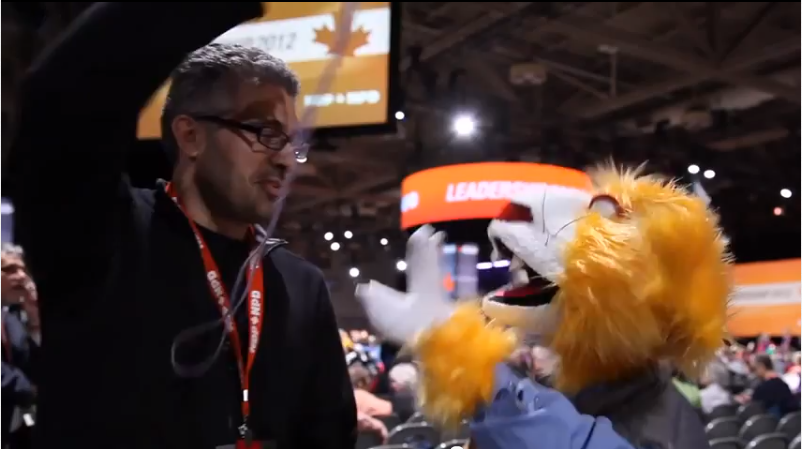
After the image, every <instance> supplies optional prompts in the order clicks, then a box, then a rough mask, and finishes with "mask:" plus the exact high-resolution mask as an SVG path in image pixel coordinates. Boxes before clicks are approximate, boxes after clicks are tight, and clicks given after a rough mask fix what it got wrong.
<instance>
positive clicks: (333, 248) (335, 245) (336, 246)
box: [331, 242, 340, 251]
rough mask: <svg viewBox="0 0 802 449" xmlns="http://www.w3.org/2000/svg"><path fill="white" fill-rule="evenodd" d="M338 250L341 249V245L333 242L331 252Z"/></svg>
mask: <svg viewBox="0 0 802 449" xmlns="http://www.w3.org/2000/svg"><path fill="white" fill-rule="evenodd" d="M338 249H340V244H339V243H337V242H331V250H332V251H337V250H338Z"/></svg>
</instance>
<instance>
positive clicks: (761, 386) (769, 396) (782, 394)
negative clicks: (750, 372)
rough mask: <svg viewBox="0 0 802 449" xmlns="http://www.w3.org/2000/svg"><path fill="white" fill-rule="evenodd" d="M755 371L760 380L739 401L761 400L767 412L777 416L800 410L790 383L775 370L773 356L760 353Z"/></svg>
mask: <svg viewBox="0 0 802 449" xmlns="http://www.w3.org/2000/svg"><path fill="white" fill-rule="evenodd" d="M754 372H755V375H756V376H757V377H758V379H759V382H758V384H757V386H756V387H755V389H754V391H752V394H751V395H749V394H746V393H744V394H741V395H739V396H738V401H739V402H741V403H745V402H747V401H749V400H752V401H756V402H759V403H761V404H762V405H763V407H764V408H765V409H766V411H767V412H769V413H771V414H773V415H774V416H776V417H777V418H780V417H782V416H783V415H785V414H786V413H789V412H792V411H795V410H799V403H798V402H796V400H795V398H794V395H793V393H791V389H790V388H789V387H788V384H786V383H785V382H783V380H782V379H781V378H780V376H779V374H777V372H776V371H774V363H773V361H772V360H771V356H769V355H766V354H760V355H757V356H756V357H755V360H754Z"/></svg>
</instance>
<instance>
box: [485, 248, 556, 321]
mask: <svg viewBox="0 0 802 449" xmlns="http://www.w3.org/2000/svg"><path fill="white" fill-rule="evenodd" d="M494 243H495V245H496V250H497V251H498V253H499V255H500V256H501V257H503V258H505V259H508V260H509V261H510V277H511V278H512V282H510V284H508V285H506V286H504V287H502V288H500V289H499V290H497V291H495V292H493V293H492V295H490V298H489V299H490V300H491V301H494V302H499V303H502V304H506V305H509V306H520V307H537V306H542V305H546V304H549V303H551V300H552V298H554V295H555V294H556V293H557V290H558V288H557V286H556V285H554V284H553V283H552V282H551V281H549V280H548V279H546V278H544V277H543V276H541V275H540V274H539V273H538V272H537V271H535V270H533V269H532V268H531V267H529V266H528V265H526V264H525V263H524V262H523V261H522V260H521V259H520V258H519V257H518V256H516V255H515V254H514V253H513V252H512V251H510V249H509V248H507V246H506V245H504V243H502V242H501V240H499V239H495V241H494Z"/></svg>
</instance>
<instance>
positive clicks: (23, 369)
mask: <svg viewBox="0 0 802 449" xmlns="http://www.w3.org/2000/svg"><path fill="white" fill-rule="evenodd" d="M2 301H3V312H2V338H3V355H2V360H3V374H2V386H3V395H2V401H3V404H2V405H3V410H6V411H9V410H13V413H8V412H4V413H3V423H2V425H3V429H2V432H3V434H2V436H3V442H4V446H5V447H8V448H12V449H18V448H19V449H24V448H28V447H30V430H31V427H32V426H33V425H34V424H35V398H36V380H37V377H38V367H37V365H38V363H37V359H38V351H39V345H40V343H41V337H40V325H39V311H38V302H37V294H36V285H35V283H34V281H33V279H31V277H30V276H29V275H28V270H27V269H26V265H25V260H24V254H23V251H22V249H21V248H19V247H18V246H14V245H4V246H3V247H2ZM340 337H341V340H342V345H343V351H344V357H345V360H346V363H347V365H348V368H349V374H350V378H351V383H352V386H353V389H354V398H355V400H356V404H357V413H358V422H359V428H360V431H362V432H365V433H371V434H374V435H376V436H377V437H378V438H379V439H380V440H381V441H384V440H386V438H387V436H388V434H389V433H390V431H392V429H393V427H394V426H395V425H397V424H401V423H403V422H407V421H409V420H411V419H413V418H414V417H415V416H416V414H417V412H418V410H417V403H416V391H417V385H418V378H419V375H420V374H419V372H418V369H417V367H416V365H415V364H414V362H413V361H412V360H411V358H410V357H409V356H408V355H406V354H404V353H403V351H401V352H399V348H396V347H392V346H390V345H387V344H383V343H382V342H381V341H380V339H379V338H377V337H376V336H374V335H371V334H370V333H369V332H368V331H366V330H348V331H346V330H343V329H341V330H340ZM793 343H794V342H793V341H792V338H791V336H790V335H786V336H785V337H784V338H783V339H782V340H781V341H774V342H773V341H772V340H771V339H770V338H769V336H767V335H762V336H760V337H758V338H757V339H756V340H754V341H750V342H746V344H745V345H740V344H733V345H730V346H724V347H722V349H721V350H720V352H719V354H718V359H717V360H715V361H714V362H713V363H711V365H710V366H709V367H707V369H706V370H704V372H703V374H702V376H701V377H700V379H698V380H689V379H686V378H684V377H682V376H681V375H676V376H675V377H674V383H675V385H676V387H677V388H678V389H679V390H680V391H681V392H682V393H683V395H684V396H685V397H686V398H687V399H688V400H689V402H690V403H691V404H693V405H694V406H695V407H696V408H697V409H698V410H699V412H700V414H701V415H709V414H711V413H712V412H713V411H714V410H715V409H716V408H718V407H720V406H724V405H737V404H742V403H747V402H750V401H756V402H759V403H761V404H762V405H763V407H764V409H765V410H766V411H767V412H768V413H770V414H772V415H774V416H776V417H777V418H778V419H779V418H780V417H782V416H784V415H786V414H788V413H790V412H793V411H796V410H799V408H800V386H801V385H802V377H800V376H802V368H801V367H800V352H799V350H798V348H796V347H795V345H794V344H793ZM509 362H510V364H511V365H512V366H514V367H515V368H517V369H518V370H519V371H521V372H522V373H525V374H527V375H529V376H531V377H532V378H535V379H537V380H538V382H540V383H542V384H546V385H548V384H549V383H550V377H551V375H552V373H553V372H554V371H555V370H556V369H558V365H559V361H558V360H557V358H556V357H554V356H553V355H552V354H551V353H550V352H549V351H548V350H547V349H546V348H544V347H541V346H537V345H525V346H521V347H520V348H518V349H517V350H516V351H515V352H514V353H513V355H512V356H511V358H510V361H509Z"/></svg>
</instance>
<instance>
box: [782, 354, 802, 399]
mask: <svg viewBox="0 0 802 449" xmlns="http://www.w3.org/2000/svg"><path fill="white" fill-rule="evenodd" d="M789 358H790V362H789V363H788V366H787V368H786V371H785V374H783V381H785V383H787V384H788V388H790V389H791V392H792V393H799V390H800V388H799V387H800V384H802V371H800V367H799V360H800V356H799V353H798V352H795V353H793V354H790V355H789Z"/></svg>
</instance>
